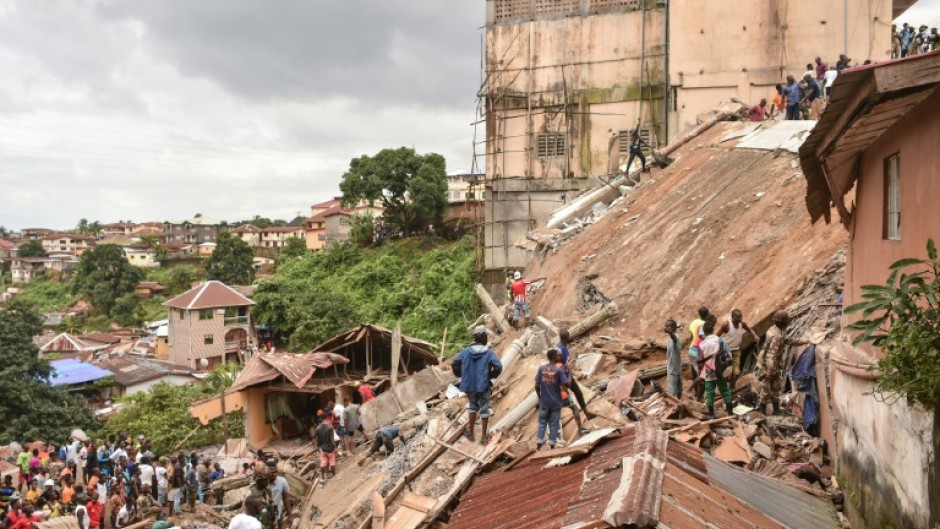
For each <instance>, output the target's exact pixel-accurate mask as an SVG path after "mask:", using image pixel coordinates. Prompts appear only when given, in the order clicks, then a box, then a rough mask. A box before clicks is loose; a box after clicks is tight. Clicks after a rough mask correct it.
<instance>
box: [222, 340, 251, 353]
mask: <svg viewBox="0 0 940 529" xmlns="http://www.w3.org/2000/svg"><path fill="white" fill-rule="evenodd" d="M247 346H248V342H247V341H238V342H225V350H226V351H238V350H239V349H242V348H244V347H247Z"/></svg>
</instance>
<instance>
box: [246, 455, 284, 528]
mask: <svg viewBox="0 0 940 529" xmlns="http://www.w3.org/2000/svg"><path fill="white" fill-rule="evenodd" d="M254 478H255V483H254V485H252V486H251V488H250V489H248V498H251V497H254V498H257V500H258V502H259V503H260V506H259V508H258V511H257V512H258V515H257V518H258V521H259V522H261V526H262V527H263V528H264V529H274V523H275V514H276V512H277V507H275V506H274V500H273V498H272V497H271V486H270V485H271V472H270V470H269V469H268V466H267V465H266V464H260V465H255V474H254ZM245 501H248V500H247V498H246V500H245Z"/></svg>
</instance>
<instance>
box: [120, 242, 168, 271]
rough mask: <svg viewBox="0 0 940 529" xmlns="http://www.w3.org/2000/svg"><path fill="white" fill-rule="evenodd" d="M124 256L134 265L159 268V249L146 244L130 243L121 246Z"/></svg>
mask: <svg viewBox="0 0 940 529" xmlns="http://www.w3.org/2000/svg"><path fill="white" fill-rule="evenodd" d="M121 249H122V250H124V257H126V258H127V261H128V262H129V263H131V264H132V265H134V266H139V267H141V268H158V267H159V266H160V261H157V251H156V250H154V249H153V248H152V247H150V246H148V245H146V244H128V245H125V246H122V247H121Z"/></svg>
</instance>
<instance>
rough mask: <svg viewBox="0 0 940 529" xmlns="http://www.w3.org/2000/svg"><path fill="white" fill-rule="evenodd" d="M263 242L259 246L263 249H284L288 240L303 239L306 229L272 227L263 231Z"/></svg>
mask: <svg viewBox="0 0 940 529" xmlns="http://www.w3.org/2000/svg"><path fill="white" fill-rule="evenodd" d="M260 235H261V240H260V244H258V246H261V247H262V248H283V247H284V246H285V245H287V241H288V239H293V238H297V239H303V238H304V228H302V227H291V226H271V227H270V228H263V229H262V230H261V233H260Z"/></svg>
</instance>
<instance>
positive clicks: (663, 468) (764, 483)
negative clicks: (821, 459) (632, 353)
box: [447, 423, 840, 529]
mask: <svg viewBox="0 0 940 529" xmlns="http://www.w3.org/2000/svg"><path fill="white" fill-rule="evenodd" d="M610 522H614V523H617V524H618V525H617V526H622V525H627V526H630V527H638V528H643V527H650V528H651V527H655V528H659V529H698V528H702V529H705V528H714V527H722V528H727V529H753V528H755V527H759V528H761V529H802V528H805V527H813V528H821V529H828V528H831V529H836V528H838V527H840V524H839V521H838V518H837V515H836V513H835V510H834V509H833V507H832V505H831V504H830V503H829V502H826V501H824V500H822V499H820V498H817V497H815V496H812V495H809V494H806V493H804V492H801V491H799V490H797V489H794V488H792V487H789V486H788V485H786V484H783V483H781V482H779V481H777V480H774V479H771V478H766V477H764V476H761V475H758V474H756V473H754V472H749V471H746V470H742V469H739V468H737V467H733V466H732V465H729V464H727V463H724V462H722V461H720V460H718V459H715V458H713V457H711V456H709V455H707V454H705V453H703V451H702V450H701V449H700V448H698V447H696V446H693V445H690V444H686V443H682V442H679V441H674V440H666V438H665V433H664V432H663V431H662V430H661V429H660V426H659V425H658V424H655V423H640V425H638V426H637V427H635V428H631V429H626V430H623V431H622V435H621V436H619V437H616V438H613V439H609V440H606V441H603V442H601V443H600V444H599V445H597V447H596V448H595V449H594V450H593V451H592V452H591V453H590V454H588V455H587V457H585V458H583V459H580V460H577V461H575V462H574V463H572V464H570V465H566V466H562V467H554V468H546V465H545V464H544V461H542V460H530V461H528V462H526V463H523V464H521V465H519V466H518V467H516V468H515V469H513V470H511V471H509V472H500V471H494V472H491V473H490V474H488V475H485V476H483V477H481V478H479V479H478V480H477V481H476V482H475V483H474V485H473V486H472V487H471V488H470V490H469V491H468V492H467V493H466V494H465V495H464V497H463V499H462V500H461V502H460V504H459V505H458V506H457V509H456V510H455V511H454V513H453V516H452V517H451V519H450V523H449V524H448V525H447V527H448V529H484V528H489V527H497V526H498V527H500V528H503V529H529V528H534V527H545V528H550V529H551V528H561V527H611V526H612V525H611V523H610Z"/></svg>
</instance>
